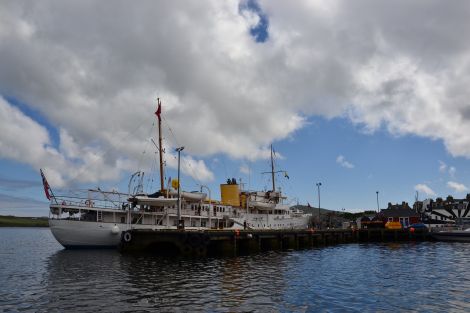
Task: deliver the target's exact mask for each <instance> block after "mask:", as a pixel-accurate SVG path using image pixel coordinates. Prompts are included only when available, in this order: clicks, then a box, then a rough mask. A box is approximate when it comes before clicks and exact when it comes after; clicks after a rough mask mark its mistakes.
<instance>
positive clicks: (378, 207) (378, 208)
mask: <svg viewBox="0 0 470 313" xmlns="http://www.w3.org/2000/svg"><path fill="white" fill-rule="evenodd" d="M375 193H376V194H377V213H379V211H380V206H379V192H378V191H376V192H375Z"/></svg>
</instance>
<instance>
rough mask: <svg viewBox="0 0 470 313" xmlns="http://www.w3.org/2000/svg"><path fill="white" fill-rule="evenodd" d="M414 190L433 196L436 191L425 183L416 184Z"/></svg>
mask: <svg viewBox="0 0 470 313" xmlns="http://www.w3.org/2000/svg"><path fill="white" fill-rule="evenodd" d="M415 190H416V191H419V192H422V193H425V194H426V195H428V196H435V195H436V193H435V192H434V190H432V189H431V188H430V187H429V186H427V185H426V184H417V185H416V186H415Z"/></svg>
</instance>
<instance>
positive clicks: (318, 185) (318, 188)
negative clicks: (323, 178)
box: [317, 183, 321, 227]
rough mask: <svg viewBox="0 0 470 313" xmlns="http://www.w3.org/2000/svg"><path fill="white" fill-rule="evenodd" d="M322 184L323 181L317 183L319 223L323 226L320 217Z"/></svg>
mask: <svg viewBox="0 0 470 313" xmlns="http://www.w3.org/2000/svg"><path fill="white" fill-rule="evenodd" d="M320 186H321V183H317V190H318V225H320V226H319V227H321V218H320V214H321V213H320Z"/></svg>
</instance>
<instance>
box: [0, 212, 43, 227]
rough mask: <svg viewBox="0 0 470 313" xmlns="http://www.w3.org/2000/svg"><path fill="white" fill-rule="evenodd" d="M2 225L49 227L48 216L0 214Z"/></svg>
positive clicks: (0, 225)
mask: <svg viewBox="0 0 470 313" xmlns="http://www.w3.org/2000/svg"><path fill="white" fill-rule="evenodd" d="M0 227H49V222H48V218H47V217H18V216H12V215H0Z"/></svg>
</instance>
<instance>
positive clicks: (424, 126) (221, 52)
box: [0, 0, 470, 180]
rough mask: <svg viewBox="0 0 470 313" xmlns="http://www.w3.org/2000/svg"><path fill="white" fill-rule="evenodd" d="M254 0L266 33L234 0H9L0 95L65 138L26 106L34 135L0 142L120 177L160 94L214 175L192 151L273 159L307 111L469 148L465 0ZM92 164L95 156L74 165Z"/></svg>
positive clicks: (36, 158) (170, 122)
mask: <svg viewBox="0 0 470 313" xmlns="http://www.w3.org/2000/svg"><path fill="white" fill-rule="evenodd" d="M259 4H260V7H261V9H262V10H263V11H264V12H265V13H266V15H267V17H268V19H269V40H268V41H267V42H265V43H256V42H254V41H253V38H252V37H251V36H250V32H249V30H250V27H253V25H255V24H256V23H257V22H258V21H259V17H257V16H256V14H254V12H248V11H246V10H244V11H242V12H240V3H239V1H236V0H229V1H216V0H212V1H204V2H196V1H186V2H184V1H173V2H152V1H148V2H141V3H139V5H134V6H129V5H127V4H125V3H122V4H119V3H114V4H113V5H112V6H110V5H109V3H106V2H83V1H76V2H73V3H63V2H60V1H47V0H46V1H41V2H40V3H39V2H31V3H27V2H22V1H12V2H2V3H1V4H0V58H1V60H2V62H0V95H2V94H3V95H8V96H10V97H14V98H16V99H18V100H20V101H21V102H23V103H25V104H26V105H28V106H29V107H30V109H31V110H32V111H34V112H38V113H39V114H41V115H42V116H43V117H44V118H46V119H47V121H48V122H49V123H50V124H51V125H54V126H55V127H57V129H58V130H59V135H60V139H61V142H60V147H51V140H50V138H49V135H48V134H47V130H46V129H45V128H44V127H42V126H41V125H39V124H37V123H36V124H34V121H30V120H29V121H28V118H23V117H19V118H17V119H20V120H22V121H25V123H26V126H28V127H30V128H25V129H27V130H28V133H29V134H31V136H30V137H31V138H26V141H24V142H23V141H20V140H18V142H16V143H14V144H13V148H11V149H10V148H8V149H6V150H3V149H2V150H1V151H0V156H1V157H5V158H9V159H15V158H16V156H17V155H20V158H19V159H18V160H19V161H20V162H24V163H27V164H32V165H33V166H35V167H39V166H48V167H49V168H50V171H53V170H54V169H55V170H56V172H57V173H56V174H57V176H58V177H62V176H63V175H65V176H68V177H73V176H76V175H77V174H80V175H79V177H80V179H82V180H100V179H113V178H115V177H117V176H118V175H119V173H120V171H122V170H124V169H126V168H129V167H132V166H131V163H132V161H133V160H138V159H139V158H140V156H141V154H142V150H143V148H142V147H144V146H145V144H146V143H147V139H148V137H149V134H150V135H151V136H154V134H155V130H154V129H153V130H152V131H151V132H150V131H149V128H148V127H147V125H150V124H151V123H152V122H153V120H154V116H153V114H152V112H153V111H154V109H155V98H156V96H157V95H158V96H160V97H161V98H162V99H163V106H164V107H163V114H164V117H165V123H164V131H165V132H166V133H165V139H166V140H167V144H166V145H167V146H168V149H171V148H172V147H176V146H179V145H184V146H185V147H186V150H185V153H188V154H190V155H192V156H193V158H194V159H193V161H194V162H196V163H197V164H196V163H194V164H193V165H194V169H198V170H201V172H200V173H198V174H197V175H195V176H199V177H205V178H206V179H211V177H212V176H211V173H210V171H208V170H207V167H206V166H205V164H204V163H203V162H202V161H196V158H199V157H205V156H209V155H213V154H217V153H224V154H228V155H229V156H231V157H234V158H241V159H245V158H246V159H257V158H266V157H268V156H269V150H268V149H267V148H266V147H267V146H268V144H269V143H270V142H272V141H275V140H280V139H284V138H288V137H289V136H292V134H293V133H294V132H295V131H296V130H298V129H300V128H302V127H303V126H304V125H305V121H306V117H307V116H309V115H321V116H325V117H328V118H331V117H338V116H341V117H349V118H350V119H351V120H352V121H353V122H355V123H357V124H358V125H363V126H364V128H365V129H367V130H369V131H374V130H376V129H378V128H380V127H384V128H386V129H387V130H389V131H390V132H391V133H393V134H397V135H406V134H414V135H418V136H422V137H426V138H430V139H433V140H436V139H437V140H442V141H443V143H444V144H445V146H446V148H447V150H448V151H449V152H450V153H451V154H452V155H454V156H466V157H470V137H468V136H462V135H461V134H466V133H469V132H470V109H469V108H468V99H469V98H470V90H469V89H468V88H467V86H468V85H469V84H470V53H469V50H470V47H469V45H468V43H467V42H466V41H465V40H462V38H461V36H458V35H455V29H469V28H470V18H469V16H468V10H466V6H467V4H466V3H465V2H452V4H448V3H445V2H427V1H425V2H420V3H417V4H414V5H410V4H409V2H408V1H404V0H399V1H394V2H393V4H387V3H385V2H375V1H363V2H355V1H344V2H336V1H329V2H328V3H325V2H324V1H299V2H297V3H296V5H292V4H291V3H289V2H286V1H265V0H261V1H260V2H259ZM430 20H432V21H433V23H422V21H430ZM436 25H438V26H436ZM10 113H11V112H10ZM10 113H8V114H10ZM17 119H16V120H17ZM5 122H6V124H5V125H4V128H9V127H10V126H11V127H13V128H15V126H14V125H13V122H12V121H9V120H6V121H5ZM168 126H170V127H171V129H172V130H173V131H174V133H175V134H176V136H177V138H176V139H174V138H171V137H172V136H170V134H169V132H168ZM35 130H37V132H35ZM10 135H11V134H10V133H4V132H3V131H2V132H1V133H0V140H1V141H2V142H10V141H11V136H10ZM23 135H24V134H21V135H19V137H21V138H23V137H27V136H23ZM30 143H32V145H31V146H30ZM30 147H31V148H32V149H33V150H29V148H30ZM25 150H26V151H28V153H27V154H25V153H23V152H24V151H25ZM46 156H49V157H46ZM129 162H130V163H129ZM345 162H347V161H345ZM91 163H96V164H98V165H99V166H98V165H97V166H96V167H92V169H90V170H87V169H86V168H87V167H86V166H81V167H80V166H79V165H80V164H82V165H84V164H91ZM169 163H171V162H169ZM44 164H45V165H44ZM70 164H73V166H70ZM345 164H346V163H345ZM347 164H350V165H351V166H353V165H352V164H351V163H349V162H347ZM169 165H170V166H174V163H171V164H169ZM346 167H348V166H346ZM188 170H189V168H188ZM190 172H191V171H190ZM51 175H52V174H51ZM58 179H59V178H58Z"/></svg>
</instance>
